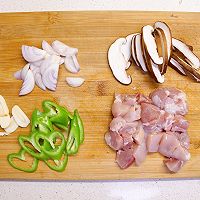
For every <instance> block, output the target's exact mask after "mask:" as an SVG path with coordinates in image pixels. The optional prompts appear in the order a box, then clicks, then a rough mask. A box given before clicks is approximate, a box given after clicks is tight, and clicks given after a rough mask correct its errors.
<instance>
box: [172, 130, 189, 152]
mask: <svg viewBox="0 0 200 200" xmlns="http://www.w3.org/2000/svg"><path fill="white" fill-rule="evenodd" d="M174 135H175V136H176V137H177V139H178V140H179V141H180V144H181V146H182V147H184V148H186V149H189V148H190V138H189V136H188V133H187V132H182V133H178V132H174Z"/></svg>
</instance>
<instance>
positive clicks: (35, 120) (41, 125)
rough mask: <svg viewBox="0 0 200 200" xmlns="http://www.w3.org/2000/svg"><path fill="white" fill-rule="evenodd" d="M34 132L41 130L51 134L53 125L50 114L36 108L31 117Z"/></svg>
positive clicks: (40, 131)
mask: <svg viewBox="0 0 200 200" xmlns="http://www.w3.org/2000/svg"><path fill="white" fill-rule="evenodd" d="M31 124H32V129H31V130H32V134H34V133H36V132H39V133H44V134H49V133H50V132H51V131H53V125H52V122H51V121H50V119H49V118H48V116H46V115H45V114H44V113H42V112H40V111H39V110H37V109H35V110H34V111H33V114H32V117H31Z"/></svg>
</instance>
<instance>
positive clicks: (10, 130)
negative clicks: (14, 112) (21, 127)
mask: <svg viewBox="0 0 200 200" xmlns="http://www.w3.org/2000/svg"><path fill="white" fill-rule="evenodd" d="M17 128H18V125H17V123H16V121H15V119H14V117H13V116H12V117H11V119H10V124H9V126H8V127H7V128H5V129H4V130H5V131H6V133H7V134H10V133H13V132H15V131H16V129H17Z"/></svg>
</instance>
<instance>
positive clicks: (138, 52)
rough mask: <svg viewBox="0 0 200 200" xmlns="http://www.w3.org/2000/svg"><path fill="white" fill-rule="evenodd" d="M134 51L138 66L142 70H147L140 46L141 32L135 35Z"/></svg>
mask: <svg viewBox="0 0 200 200" xmlns="http://www.w3.org/2000/svg"><path fill="white" fill-rule="evenodd" d="M134 42H135V43H134V51H135V55H136V60H137V62H138V64H139V66H140V68H141V69H142V70H143V71H144V72H147V67H146V63H145V61H144V55H143V51H142V47H141V34H138V35H136V36H135V41H134Z"/></svg>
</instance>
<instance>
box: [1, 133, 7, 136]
mask: <svg viewBox="0 0 200 200" xmlns="http://www.w3.org/2000/svg"><path fill="white" fill-rule="evenodd" d="M5 135H8V133H6V132H0V136H5Z"/></svg>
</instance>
